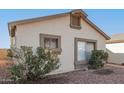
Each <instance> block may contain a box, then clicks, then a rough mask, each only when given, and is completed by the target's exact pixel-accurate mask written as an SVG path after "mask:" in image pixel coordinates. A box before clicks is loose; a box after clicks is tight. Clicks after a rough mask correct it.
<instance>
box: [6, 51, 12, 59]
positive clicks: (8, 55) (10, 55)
mask: <svg viewBox="0 0 124 93" xmlns="http://www.w3.org/2000/svg"><path fill="white" fill-rule="evenodd" d="M7 57H9V58H10V59H12V58H13V52H12V50H11V49H8V50H7Z"/></svg>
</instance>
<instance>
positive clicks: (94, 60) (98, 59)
mask: <svg viewBox="0 0 124 93" xmlns="http://www.w3.org/2000/svg"><path fill="white" fill-rule="evenodd" d="M107 59H108V53H107V52H104V51H103V50H93V51H92V54H91V58H90V60H89V68H93V69H98V68H101V67H103V66H104V61H105V62H107Z"/></svg>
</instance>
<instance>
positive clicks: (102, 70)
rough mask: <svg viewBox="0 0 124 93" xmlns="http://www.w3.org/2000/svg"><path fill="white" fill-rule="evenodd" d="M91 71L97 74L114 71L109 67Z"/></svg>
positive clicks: (107, 73) (108, 73) (106, 73)
mask: <svg viewBox="0 0 124 93" xmlns="http://www.w3.org/2000/svg"><path fill="white" fill-rule="evenodd" d="M93 73H94V74H98V75H110V74H112V73H114V71H113V70H111V69H100V70H96V71H93Z"/></svg>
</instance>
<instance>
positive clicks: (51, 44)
mask: <svg viewBox="0 0 124 93" xmlns="http://www.w3.org/2000/svg"><path fill="white" fill-rule="evenodd" d="M40 46H41V47H43V48H47V49H51V50H53V51H56V52H61V37H60V36H57V35H49V34H40Z"/></svg>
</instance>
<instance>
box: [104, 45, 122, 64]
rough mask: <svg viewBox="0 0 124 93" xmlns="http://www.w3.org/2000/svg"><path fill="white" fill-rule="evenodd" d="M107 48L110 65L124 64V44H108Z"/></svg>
mask: <svg viewBox="0 0 124 93" xmlns="http://www.w3.org/2000/svg"><path fill="white" fill-rule="evenodd" d="M106 48H107V52H108V54H109V58H108V62H109V63H115V64H122V63H124V43H114V44H106Z"/></svg>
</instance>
